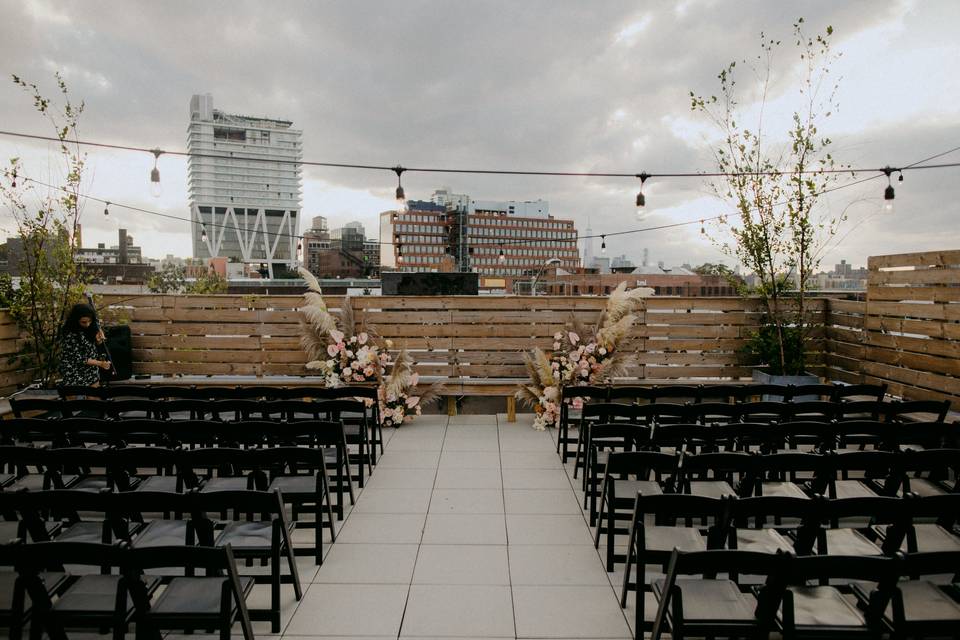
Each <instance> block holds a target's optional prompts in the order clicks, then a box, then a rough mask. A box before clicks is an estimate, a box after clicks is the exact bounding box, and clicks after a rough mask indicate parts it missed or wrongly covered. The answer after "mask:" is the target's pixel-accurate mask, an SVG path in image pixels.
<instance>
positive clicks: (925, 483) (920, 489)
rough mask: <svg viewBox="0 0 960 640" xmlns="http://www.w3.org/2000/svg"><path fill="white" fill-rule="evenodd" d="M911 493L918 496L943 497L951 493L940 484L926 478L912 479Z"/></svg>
mask: <svg viewBox="0 0 960 640" xmlns="http://www.w3.org/2000/svg"><path fill="white" fill-rule="evenodd" d="M910 492H911V493H915V494H917V495H918V496H923V497H926V496H942V495H944V494H947V493H950V492H949V491H947V490H946V488H944V486H943V485H942V484H940V483H939V482H935V481H933V480H927V479H926V478H910Z"/></svg>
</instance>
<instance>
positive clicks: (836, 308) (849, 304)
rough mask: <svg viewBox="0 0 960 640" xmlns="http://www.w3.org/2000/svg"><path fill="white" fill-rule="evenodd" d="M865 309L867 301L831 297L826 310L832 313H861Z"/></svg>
mask: <svg viewBox="0 0 960 640" xmlns="http://www.w3.org/2000/svg"><path fill="white" fill-rule="evenodd" d="M866 310H867V303H866V302H860V301H859V300H836V299H831V300H830V301H829V305H828V308H827V311H828V312H829V313H831V314H833V313H853V314H857V313H860V314H863V313H865V312H866Z"/></svg>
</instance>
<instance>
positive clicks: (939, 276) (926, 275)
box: [869, 269, 960, 285]
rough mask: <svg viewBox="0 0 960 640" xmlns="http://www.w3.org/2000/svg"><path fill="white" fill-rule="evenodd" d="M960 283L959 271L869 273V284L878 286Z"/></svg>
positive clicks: (924, 270) (930, 270)
mask: <svg viewBox="0 0 960 640" xmlns="http://www.w3.org/2000/svg"><path fill="white" fill-rule="evenodd" d="M958 281H960V269H922V270H914V271H871V272H870V277H869V283H870V284H872V285H878V284H927V285H929V284H951V285H956V284H957V282H958Z"/></svg>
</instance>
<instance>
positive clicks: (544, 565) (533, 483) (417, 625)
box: [284, 415, 632, 638]
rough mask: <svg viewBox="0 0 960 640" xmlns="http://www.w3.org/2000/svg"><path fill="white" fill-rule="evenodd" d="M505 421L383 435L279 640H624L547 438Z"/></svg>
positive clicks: (486, 418)
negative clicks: (284, 639)
mask: <svg viewBox="0 0 960 640" xmlns="http://www.w3.org/2000/svg"><path fill="white" fill-rule="evenodd" d="M518 420H519V421H518V422H516V423H507V422H506V421H505V420H504V416H503V415H501V416H499V420H498V416H493V415H467V416H457V417H453V418H449V419H448V418H447V417H446V416H423V417H421V418H419V419H418V420H417V421H416V422H414V423H412V424H409V425H405V426H403V427H402V428H400V429H398V430H395V431H393V433H391V434H389V435H390V437H389V440H388V442H387V444H386V452H385V454H384V455H383V457H382V458H381V459H380V461H379V463H378V465H377V467H376V469H375V470H374V474H373V477H372V479H371V480H370V482H369V484H368V485H367V487H366V488H365V489H364V490H363V491H362V492H361V493H360V494H359V496H358V499H357V504H356V506H355V507H354V508H353V510H352V511H351V512H350V514H349V515H348V517H347V519H346V521H345V522H344V524H343V527H342V529H341V530H340V534H339V537H338V539H337V542H336V544H334V545H332V548H331V549H330V551H329V552H328V554H327V557H326V560H325V562H324V565H323V567H321V568H320V570H319V571H317V572H315V574H314V577H313V580H312V583H311V584H310V585H309V587H308V588H307V589H306V593H305V596H304V599H303V600H302V601H301V602H300V603H295V604H296V605H297V606H296V607H295V611H293V612H292V617H290V618H289V623H288V624H286V626H285V629H284V635H285V636H289V637H291V638H292V637H303V636H313V637H323V638H330V637H352V638H357V637H369V638H386V637H391V638H398V637H402V638H418V637H433V638H437V637H470V638H630V637H632V634H631V631H630V628H629V627H628V624H627V618H626V617H625V615H624V612H623V611H621V609H620V606H619V604H618V602H617V596H616V592H615V588H614V586H613V585H611V582H610V578H608V576H607V573H606V572H605V571H604V569H603V565H602V563H601V560H600V558H599V556H598V555H597V552H596V550H595V549H594V548H593V543H592V540H591V535H590V530H589V529H588V527H587V523H586V521H585V519H584V517H583V514H582V512H581V510H580V507H579V505H578V503H577V498H576V494H575V492H574V490H573V485H572V484H571V481H570V479H569V478H568V475H567V471H566V470H565V469H564V467H563V465H561V464H560V461H559V457H558V456H557V454H556V453H555V450H554V447H555V442H554V440H553V439H552V436H553V434H552V433H551V432H537V431H534V430H533V429H531V428H530V426H529V424H530V423H529V418H526V419H525V417H524V416H519V418H518ZM567 466H571V465H570V463H568V465H567ZM611 575H613V574H611ZM615 579H616V578H615V577H614V580H615ZM626 614H627V616H632V612H631V611H630V610H628V611H627V612H626ZM285 618H286V616H285Z"/></svg>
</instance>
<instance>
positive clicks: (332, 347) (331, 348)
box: [327, 344, 337, 356]
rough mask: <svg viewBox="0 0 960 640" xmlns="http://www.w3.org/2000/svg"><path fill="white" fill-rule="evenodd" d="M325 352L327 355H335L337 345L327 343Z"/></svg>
mask: <svg viewBox="0 0 960 640" xmlns="http://www.w3.org/2000/svg"><path fill="white" fill-rule="evenodd" d="M327 353H328V354H329V355H331V356H335V355H337V345H335V344H328V345H327Z"/></svg>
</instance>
